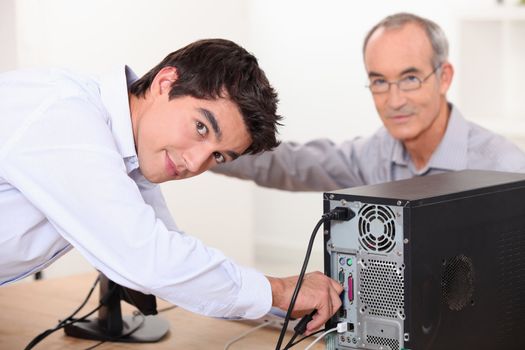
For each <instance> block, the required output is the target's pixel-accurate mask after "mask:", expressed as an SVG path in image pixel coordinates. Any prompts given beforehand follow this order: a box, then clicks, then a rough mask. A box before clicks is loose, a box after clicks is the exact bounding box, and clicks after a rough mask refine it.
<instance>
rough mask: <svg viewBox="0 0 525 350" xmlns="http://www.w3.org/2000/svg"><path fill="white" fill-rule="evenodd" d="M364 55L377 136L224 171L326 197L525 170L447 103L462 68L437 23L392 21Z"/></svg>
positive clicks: (509, 148)
mask: <svg viewBox="0 0 525 350" xmlns="http://www.w3.org/2000/svg"><path fill="white" fill-rule="evenodd" d="M363 56H364V61H365V67H366V70H367V73H368V78H369V88H370V91H371V93H372V97H373V99H374V104H375V106H376V109H377V112H378V113H379V117H380V118H381V120H382V122H383V127H382V128H381V129H379V130H378V131H377V132H376V133H375V134H373V135H372V136H370V137H367V138H356V139H352V140H348V141H346V142H343V143H341V144H335V143H334V142H332V141H330V140H327V139H320V140H314V141H311V142H308V143H306V144H297V143H294V142H285V143H282V144H281V145H280V146H279V147H278V148H276V150H275V151H273V152H267V153H265V154H262V155H260V156H248V157H243V159H239V160H237V161H235V162H233V163H231V164H228V165H227V166H221V167H218V168H216V170H217V172H219V173H223V174H227V175H230V176H237V177H240V178H244V179H252V180H254V181H255V182H256V183H257V184H259V185H262V186H268V187H274V188H280V189H286V190H294V191H326V190H334V189H340V188H345V187H352V186H359V185H367V184H376V183H381V182H386V181H393V180H400V179H406V178H410V177H413V176H421V175H430V174H436V173H440V172H446V171H454V170H461V169H486V170H501V171H511V172H523V171H525V154H524V153H523V152H522V151H520V150H519V149H518V148H517V147H516V146H515V145H513V144H512V143H510V142H509V141H507V140H505V139H504V138H503V137H501V136H499V135H496V134H494V133H492V132H490V131H488V130H485V129H483V128H482V127H480V126H478V125H476V124H474V123H471V122H468V121H466V120H465V119H464V118H463V116H462V115H461V113H460V112H459V110H458V108H457V107H456V106H454V105H452V104H451V103H449V102H448V101H447V97H446V94H447V91H448V89H449V87H450V84H451V83H452V77H453V75H454V69H453V67H452V65H451V64H450V62H448V58H447V57H448V43H447V40H446V37H445V35H444V33H443V31H442V30H441V28H440V27H439V26H438V25H437V24H435V23H434V22H432V21H430V20H428V19H425V18H421V17H418V16H415V15H412V14H407V13H399V14H395V15H392V16H388V17H386V18H385V19H383V20H382V21H380V22H379V23H378V24H377V25H376V26H374V27H373V28H372V29H371V30H370V31H369V33H368V35H367V36H366V38H365V42H364V45H363ZM473 93H475V92H473Z"/></svg>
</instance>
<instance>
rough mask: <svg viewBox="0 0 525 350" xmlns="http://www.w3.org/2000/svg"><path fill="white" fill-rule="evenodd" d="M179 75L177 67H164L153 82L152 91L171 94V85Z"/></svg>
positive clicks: (159, 93)
mask: <svg viewBox="0 0 525 350" xmlns="http://www.w3.org/2000/svg"><path fill="white" fill-rule="evenodd" d="M178 77H179V76H178V73H177V68H175V67H170V66H168V67H164V68H162V69H161V70H160V71H159V72H158V73H157V75H156V76H155V78H154V79H153V82H152V83H151V87H152V92H153V93H155V94H158V95H162V94H169V92H170V90H171V86H172V85H173V83H175V82H176V81H177V79H178Z"/></svg>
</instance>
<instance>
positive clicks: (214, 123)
mask: <svg viewBox="0 0 525 350" xmlns="http://www.w3.org/2000/svg"><path fill="white" fill-rule="evenodd" d="M199 112H200V113H201V114H202V115H203V116H204V117H205V118H206V119H207V120H208V122H209V123H210V124H211V128H212V129H213V131H214V132H215V135H216V136H217V140H219V141H220V140H221V138H222V131H221V128H220V127H219V123H218V122H217V118H215V115H213V113H212V112H211V111H209V110H207V109H206V108H199Z"/></svg>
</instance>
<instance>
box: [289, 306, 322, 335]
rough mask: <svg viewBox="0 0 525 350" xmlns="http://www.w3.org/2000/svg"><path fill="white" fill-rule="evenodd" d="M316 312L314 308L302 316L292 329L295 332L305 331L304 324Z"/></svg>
mask: <svg viewBox="0 0 525 350" xmlns="http://www.w3.org/2000/svg"><path fill="white" fill-rule="evenodd" d="M316 312H317V309H314V311H312V312H310V313H309V314H308V315H305V316H303V318H301V320H300V321H299V322H297V324H296V325H295V327H294V329H293V330H294V331H295V333H297V334H304V332H306V325H307V324H308V322H310V321H311V320H312V318H313V316H314V314H315V313H316Z"/></svg>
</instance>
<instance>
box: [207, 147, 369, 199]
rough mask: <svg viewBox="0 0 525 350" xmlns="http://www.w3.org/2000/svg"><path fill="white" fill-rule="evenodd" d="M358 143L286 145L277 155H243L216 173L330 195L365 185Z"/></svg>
mask: <svg viewBox="0 0 525 350" xmlns="http://www.w3.org/2000/svg"><path fill="white" fill-rule="evenodd" d="M357 140H358V139H354V140H349V141H346V142H343V143H341V144H336V143H334V142H332V141H330V140H328V139H318V140H313V141H310V142H307V143H305V144H299V143H295V142H283V143H282V144H281V145H279V147H277V148H276V149H275V150H274V151H271V152H265V153H262V154H259V155H244V156H242V157H239V158H238V159H236V160H235V161H233V162H231V163H228V164H222V165H220V166H217V167H215V168H213V169H212V171H213V172H215V173H219V174H223V175H227V176H233V177H238V178H241V179H246V180H253V181H255V183H257V184H258V185H260V186H264V187H271V188H278V189H282V190H288V191H330V190H335V189H341V188H346V187H353V186H359V185H363V184H364V180H363V178H362V175H361V172H360V169H359V167H360V165H359V163H358V159H359V157H358V153H359V144H358V143H357V142H356V141H357Z"/></svg>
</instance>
